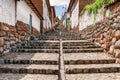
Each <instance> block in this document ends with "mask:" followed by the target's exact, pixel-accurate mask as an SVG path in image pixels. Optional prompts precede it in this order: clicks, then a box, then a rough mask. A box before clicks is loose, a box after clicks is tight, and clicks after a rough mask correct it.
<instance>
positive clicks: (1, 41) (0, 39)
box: [0, 37, 4, 46]
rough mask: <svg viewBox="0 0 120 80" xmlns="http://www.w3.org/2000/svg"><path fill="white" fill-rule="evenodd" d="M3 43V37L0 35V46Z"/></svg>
mask: <svg viewBox="0 0 120 80" xmlns="http://www.w3.org/2000/svg"><path fill="white" fill-rule="evenodd" d="M3 45H4V38H3V37H0V46H3Z"/></svg>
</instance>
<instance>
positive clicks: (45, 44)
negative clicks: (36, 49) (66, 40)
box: [18, 43, 59, 46]
mask: <svg viewBox="0 0 120 80" xmlns="http://www.w3.org/2000/svg"><path fill="white" fill-rule="evenodd" d="M18 46H19V45H18ZM20 46H27V44H24V45H20ZM28 46H59V44H47V43H44V44H40V43H39V44H38V43H37V44H34V43H33V44H28Z"/></svg>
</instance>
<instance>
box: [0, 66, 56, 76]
mask: <svg viewBox="0 0 120 80" xmlns="http://www.w3.org/2000/svg"><path fill="white" fill-rule="evenodd" d="M0 73H19V74H56V75H57V74H58V66H57V65H36V64H31V65H29V64H24V65H23V64H20V65H18V64H0Z"/></svg>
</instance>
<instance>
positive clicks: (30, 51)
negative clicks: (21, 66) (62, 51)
mask: <svg viewBox="0 0 120 80" xmlns="http://www.w3.org/2000/svg"><path fill="white" fill-rule="evenodd" d="M15 52H21V53H59V49H16V51H15Z"/></svg>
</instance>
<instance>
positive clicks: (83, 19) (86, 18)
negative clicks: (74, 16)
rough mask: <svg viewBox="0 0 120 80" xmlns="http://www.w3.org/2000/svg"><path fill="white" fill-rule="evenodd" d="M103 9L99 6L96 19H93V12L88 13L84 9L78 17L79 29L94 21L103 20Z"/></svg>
mask: <svg viewBox="0 0 120 80" xmlns="http://www.w3.org/2000/svg"><path fill="white" fill-rule="evenodd" d="M103 10H104V9H103V8H101V9H100V10H99V11H98V14H97V16H96V20H94V14H93V13H91V14H88V11H85V12H84V14H83V15H81V16H80V17H79V30H82V29H84V28H86V27H87V26H90V25H92V24H94V23H96V22H99V21H101V20H103V18H104V13H103Z"/></svg>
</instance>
